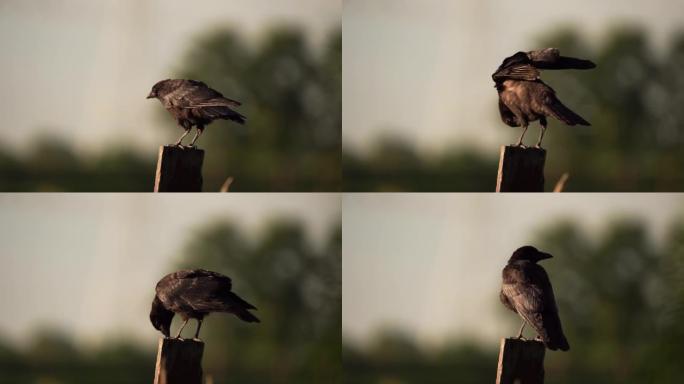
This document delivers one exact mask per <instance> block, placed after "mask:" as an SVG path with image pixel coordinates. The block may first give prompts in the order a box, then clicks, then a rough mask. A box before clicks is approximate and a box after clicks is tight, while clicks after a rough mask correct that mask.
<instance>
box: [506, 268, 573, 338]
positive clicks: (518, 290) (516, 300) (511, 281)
mask: <svg viewBox="0 0 684 384" xmlns="http://www.w3.org/2000/svg"><path fill="white" fill-rule="evenodd" d="M501 291H502V293H503V294H504V295H505V296H507V297H508V300H510V301H511V302H512V304H513V307H514V308H515V311H516V312H517V313H518V314H519V315H520V316H521V317H522V318H523V319H525V321H526V322H527V323H528V324H530V325H531V326H532V327H533V328H534V329H535V331H537V333H538V334H539V336H540V337H541V338H542V340H544V343H545V344H546V345H547V346H548V347H549V348H550V349H557V348H559V347H560V348H561V349H564V350H565V349H567V348H565V347H566V346H567V340H565V336H564V335H563V331H562V328H561V324H560V318H559V317H558V309H557V307H556V299H555V297H554V295H553V288H552V287H551V282H550V281H549V277H548V275H547V274H546V271H544V268H542V267H541V266H539V265H536V264H533V265H529V266H527V267H517V266H507V267H506V268H505V269H504V283H503V285H502V287H501ZM567 347H568V348H569V346H567Z"/></svg>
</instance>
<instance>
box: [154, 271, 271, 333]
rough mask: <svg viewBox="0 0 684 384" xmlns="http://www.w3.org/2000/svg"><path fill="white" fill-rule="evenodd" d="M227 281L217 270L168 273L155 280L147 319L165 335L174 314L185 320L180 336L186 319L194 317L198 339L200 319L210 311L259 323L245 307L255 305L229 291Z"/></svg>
mask: <svg viewBox="0 0 684 384" xmlns="http://www.w3.org/2000/svg"><path fill="white" fill-rule="evenodd" d="M231 286H232V283H231V280H230V278H229V277H228V276H224V275H222V274H220V273H217V272H212V271H207V270H204V269H190V270H182V271H178V272H174V273H170V274H168V275H166V276H164V277H163V278H162V279H161V280H159V282H158V283H157V288H156V291H157V294H156V295H155V296H154V300H153V301H152V310H151V311H150V321H151V322H152V325H154V327H155V328H156V329H158V330H160V331H161V332H162V333H163V334H164V336H166V337H169V335H170V332H171V329H170V328H171V319H173V316H174V314H175V313H177V314H179V315H180V316H181V317H182V318H183V320H185V322H184V323H183V325H182V326H181V327H180V329H179V330H178V335H176V338H179V337H180V334H181V331H182V330H183V327H185V325H186V324H187V323H188V320H189V319H197V321H198V323H197V331H196V332H195V338H199V331H200V327H201V326H202V320H203V319H204V317H205V316H207V315H208V314H209V313H211V312H229V313H232V314H234V315H235V316H237V317H239V318H240V319H241V320H242V321H246V322H249V323H252V322H256V323H258V322H259V319H257V318H256V317H255V316H254V315H252V314H251V313H250V312H249V310H250V309H254V310H256V308H255V307H254V306H253V305H252V304H250V303H248V302H246V301H245V300H243V299H242V298H240V297H239V296H238V295H236V294H235V293H233V292H231Z"/></svg>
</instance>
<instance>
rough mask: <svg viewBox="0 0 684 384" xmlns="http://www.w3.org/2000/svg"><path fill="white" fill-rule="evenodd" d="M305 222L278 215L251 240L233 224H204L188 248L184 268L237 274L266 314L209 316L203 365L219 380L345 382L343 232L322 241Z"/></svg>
mask: <svg viewBox="0 0 684 384" xmlns="http://www.w3.org/2000/svg"><path fill="white" fill-rule="evenodd" d="M318 248H320V247H316V246H315V245H314V244H312V241H311V239H309V238H308V236H307V234H306V233H305V231H304V228H303V227H302V225H301V224H299V223H298V222H295V221H291V220H288V219H283V220H276V221H274V222H272V223H271V224H270V225H268V226H267V227H266V228H265V229H264V230H263V231H262V232H261V233H260V234H259V235H258V237H257V238H256V239H255V240H253V241H250V240H249V239H248V238H247V237H246V236H245V235H243V234H242V233H241V232H240V231H239V230H238V229H237V228H236V226H235V225H234V224H231V223H217V224H212V225H210V226H208V227H206V228H205V229H204V230H202V231H200V232H199V234H198V235H197V236H196V237H195V238H194V239H193V240H192V241H191V242H190V244H189V245H188V246H187V247H186V249H185V250H184V252H183V254H184V255H191V256H190V257H188V258H187V259H184V260H183V261H182V262H181V265H180V266H179V267H182V268H206V269H211V270H215V271H217V272H221V273H225V274H226V275H228V276H232V277H233V278H234V280H233V285H234V287H235V290H236V291H237V292H240V294H241V295H243V296H244V297H245V298H246V299H247V300H248V301H250V302H252V303H253V304H255V306H256V307H258V308H259V310H258V312H256V313H255V314H256V315H257V317H259V318H260V320H261V321H262V322H261V323H259V324H246V323H241V322H239V321H236V320H235V319H233V318H230V317H228V316H216V318H215V319H212V318H209V320H208V321H207V322H205V323H206V329H204V328H203V331H202V338H203V339H204V340H205V341H206V342H207V343H206V347H205V348H206V349H205V360H204V362H205V372H206V373H207V374H211V375H212V376H213V377H214V379H215V380H217V381H219V382H228V381H235V382H240V383H291V382H297V383H307V382H310V383H322V382H325V383H335V382H340V381H341V371H340V364H341V357H340V345H341V340H340V327H341V323H340V322H341V316H342V313H341V233H340V228H339V227H336V228H334V229H333V230H332V231H331V234H330V237H329V240H328V242H327V244H326V245H325V246H324V247H323V248H322V249H318Z"/></svg>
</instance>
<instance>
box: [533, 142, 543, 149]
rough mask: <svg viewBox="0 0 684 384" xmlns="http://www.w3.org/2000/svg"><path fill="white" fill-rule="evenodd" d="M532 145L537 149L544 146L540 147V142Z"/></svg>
mask: <svg viewBox="0 0 684 384" xmlns="http://www.w3.org/2000/svg"><path fill="white" fill-rule="evenodd" d="M534 147H535V148H537V149H544V148H542V146H541V143H537V145H535V146H534Z"/></svg>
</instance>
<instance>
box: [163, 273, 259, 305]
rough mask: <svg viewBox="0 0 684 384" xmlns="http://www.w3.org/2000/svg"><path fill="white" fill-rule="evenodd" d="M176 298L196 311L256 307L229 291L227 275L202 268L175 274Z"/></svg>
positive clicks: (229, 281) (230, 285)
mask: <svg viewBox="0 0 684 384" xmlns="http://www.w3.org/2000/svg"><path fill="white" fill-rule="evenodd" d="M177 279H178V286H177V287H176V291H177V295H176V300H178V301H179V302H181V303H184V304H185V305H187V306H189V307H191V308H192V309H193V310H195V311H198V312H221V311H233V310H240V309H256V307H254V306H253V305H251V304H249V303H248V302H247V301H245V300H243V299H242V298H240V297H239V296H238V295H236V294H235V293H233V292H232V291H231V288H232V282H231V280H230V278H229V277H227V276H225V275H222V274H220V273H217V272H212V271H207V270H203V269H199V270H191V271H185V272H184V273H179V274H178V275H177Z"/></svg>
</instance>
